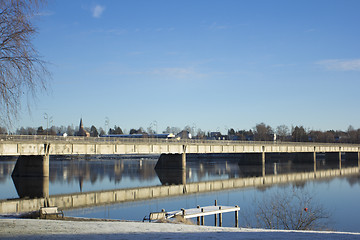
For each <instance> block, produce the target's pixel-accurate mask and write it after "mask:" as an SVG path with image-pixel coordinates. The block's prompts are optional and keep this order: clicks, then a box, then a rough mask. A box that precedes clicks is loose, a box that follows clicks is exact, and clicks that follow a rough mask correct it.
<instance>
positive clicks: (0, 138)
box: [0, 135, 360, 147]
mask: <svg viewBox="0 0 360 240" xmlns="http://www.w3.org/2000/svg"><path fill="white" fill-rule="evenodd" d="M4 141H7V142H10V141H13V142H26V141H29V142H44V143H47V142H50V143H51V142H69V143H70V142H78V143H120V144H121V143H125V144H126V143H127V144H141V143H144V144H145V143H146V144H157V143H172V144H183V145H191V144H209V145H212V144H213V145H269V144H272V145H299V144H301V145H303V146H304V145H310V146H314V145H315V146H331V145H332V146H339V145H347V146H356V147H359V146H360V145H359V144H349V143H317V142H301V143H300V142H281V141H237V140H204V139H175V138H167V139H164V138H124V137H81V136H66V137H64V136H54V135H48V136H47V135H0V143H1V142H4Z"/></svg>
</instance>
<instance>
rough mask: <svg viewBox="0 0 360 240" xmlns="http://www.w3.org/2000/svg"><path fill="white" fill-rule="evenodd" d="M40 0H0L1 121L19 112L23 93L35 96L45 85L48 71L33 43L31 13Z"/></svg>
mask: <svg viewBox="0 0 360 240" xmlns="http://www.w3.org/2000/svg"><path fill="white" fill-rule="evenodd" d="M42 3H43V1H41V0H3V1H0V93H1V95H0V110H1V114H0V122H2V123H3V124H6V125H8V124H11V122H12V119H13V118H16V117H17V116H18V112H19V110H20V107H21V106H20V102H21V98H22V97H23V95H30V96H31V97H35V96H36V94H37V92H38V91H39V90H45V89H46V82H47V79H48V77H50V74H49V72H48V70H47V68H46V62H45V61H43V60H42V59H41V57H40V56H39V54H38V52H37V51H36V49H35V48H34V46H33V45H32V42H31V41H32V39H33V37H34V35H35V34H36V29H35V26H34V25H33V23H32V20H33V17H34V15H35V14H36V12H37V10H38V9H39V7H40V5H42Z"/></svg>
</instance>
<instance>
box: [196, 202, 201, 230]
mask: <svg viewBox="0 0 360 240" xmlns="http://www.w3.org/2000/svg"><path fill="white" fill-rule="evenodd" d="M196 208H200V206H199V205H197V207H196ZM196 220H197V225H200V217H197V218H196Z"/></svg>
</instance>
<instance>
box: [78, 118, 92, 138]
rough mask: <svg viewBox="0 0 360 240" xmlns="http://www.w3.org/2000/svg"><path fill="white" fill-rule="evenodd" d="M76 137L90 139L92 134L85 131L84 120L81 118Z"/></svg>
mask: <svg viewBox="0 0 360 240" xmlns="http://www.w3.org/2000/svg"><path fill="white" fill-rule="evenodd" d="M76 136H82V137H90V133H89V132H88V131H86V130H85V129H84V125H83V122H82V118H80V126H79V131H78V132H77V134H76Z"/></svg>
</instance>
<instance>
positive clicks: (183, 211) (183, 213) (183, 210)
mask: <svg viewBox="0 0 360 240" xmlns="http://www.w3.org/2000/svg"><path fill="white" fill-rule="evenodd" d="M181 211H182V215H183V217H184V218H185V209H183V208H182V209H181Z"/></svg>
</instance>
